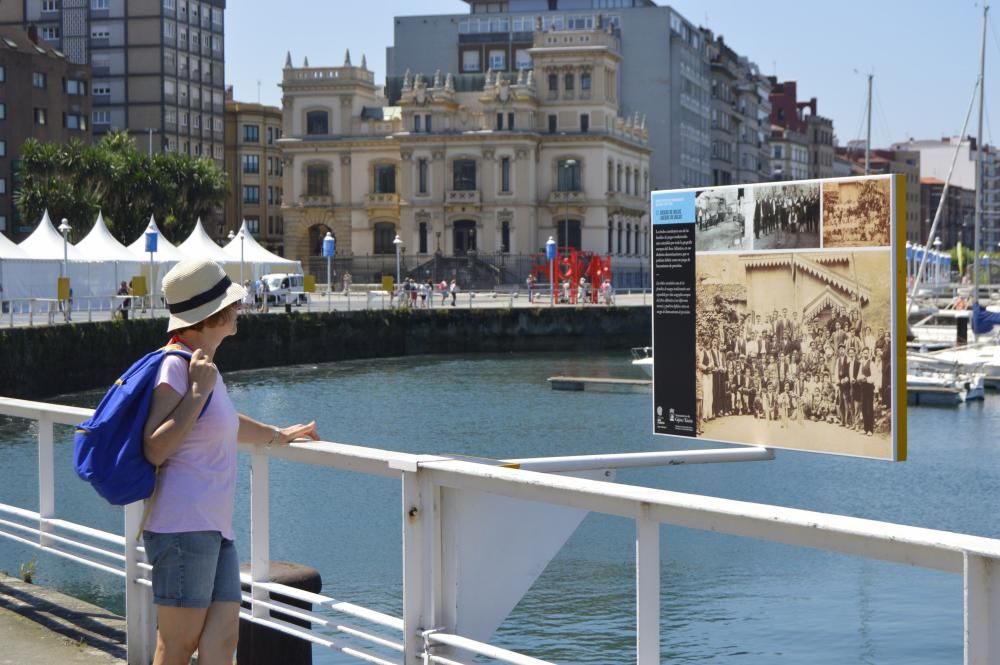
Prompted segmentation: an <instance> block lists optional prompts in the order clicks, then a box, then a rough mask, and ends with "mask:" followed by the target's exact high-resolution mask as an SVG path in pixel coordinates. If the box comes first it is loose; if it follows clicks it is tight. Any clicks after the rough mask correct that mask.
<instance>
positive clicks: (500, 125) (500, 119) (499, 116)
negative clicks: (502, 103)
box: [497, 113, 503, 131]
mask: <svg viewBox="0 0 1000 665" xmlns="http://www.w3.org/2000/svg"><path fill="white" fill-rule="evenodd" d="M501 129H503V113H497V131H500V130H501Z"/></svg>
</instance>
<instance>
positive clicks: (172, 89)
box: [163, 80, 177, 97]
mask: <svg viewBox="0 0 1000 665" xmlns="http://www.w3.org/2000/svg"><path fill="white" fill-rule="evenodd" d="M163 94H164V95H166V96H168V97H173V96H174V95H176V94H177V84H176V83H174V82H173V81H170V80H164V81H163Z"/></svg>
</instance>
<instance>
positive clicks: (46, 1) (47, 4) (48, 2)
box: [42, 0, 59, 12]
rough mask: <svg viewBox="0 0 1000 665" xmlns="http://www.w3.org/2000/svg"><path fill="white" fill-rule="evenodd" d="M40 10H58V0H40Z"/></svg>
mask: <svg viewBox="0 0 1000 665" xmlns="http://www.w3.org/2000/svg"><path fill="white" fill-rule="evenodd" d="M42 11H43V12H57V11H59V0H42Z"/></svg>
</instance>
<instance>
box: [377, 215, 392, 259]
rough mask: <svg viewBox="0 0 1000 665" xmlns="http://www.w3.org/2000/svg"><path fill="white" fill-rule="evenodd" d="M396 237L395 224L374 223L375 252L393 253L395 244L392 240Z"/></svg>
mask: <svg viewBox="0 0 1000 665" xmlns="http://www.w3.org/2000/svg"><path fill="white" fill-rule="evenodd" d="M395 238H396V225H395V224H393V223H392V222H376V224H375V248H374V253H375V254H395V253H396V246H395V245H393V244H392V241H393V240H394V239H395Z"/></svg>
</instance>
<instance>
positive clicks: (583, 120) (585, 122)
mask: <svg viewBox="0 0 1000 665" xmlns="http://www.w3.org/2000/svg"><path fill="white" fill-rule="evenodd" d="M580 131H581V132H583V133H584V134H586V133H587V132H589V131H590V114H589V113H581V114H580Z"/></svg>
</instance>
